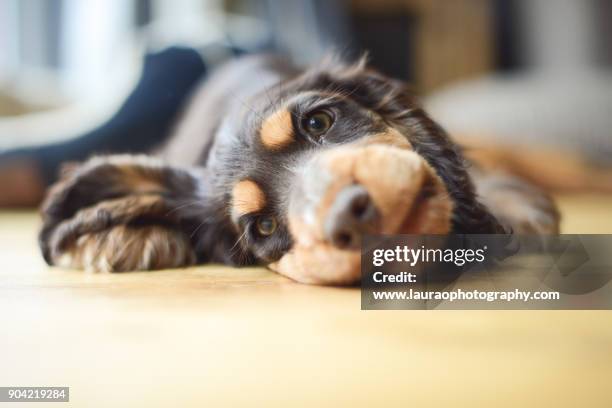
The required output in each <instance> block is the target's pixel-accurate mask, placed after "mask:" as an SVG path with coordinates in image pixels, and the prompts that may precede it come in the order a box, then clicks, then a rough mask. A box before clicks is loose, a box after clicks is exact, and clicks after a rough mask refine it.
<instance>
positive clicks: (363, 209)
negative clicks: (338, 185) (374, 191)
mask: <svg viewBox="0 0 612 408" xmlns="http://www.w3.org/2000/svg"><path fill="white" fill-rule="evenodd" d="M378 218H379V216H378V211H377V209H376V207H375V206H374V203H373V202H372V199H371V198H370V194H368V191H367V190H366V189H365V188H364V187H362V186H360V185H351V186H348V187H345V188H344V189H343V190H342V191H340V193H339V194H338V195H337V196H336V199H335V200H334V203H333V204H332V206H331V208H330V210H329V212H328V213H327V217H326V219H325V224H324V231H325V235H326V238H327V240H328V241H329V242H331V243H332V244H333V245H334V246H336V247H338V248H342V249H344V248H357V247H359V245H361V237H362V235H364V234H367V233H369V232H373V231H374V229H375V226H376V225H375V224H376V222H377V221H378Z"/></svg>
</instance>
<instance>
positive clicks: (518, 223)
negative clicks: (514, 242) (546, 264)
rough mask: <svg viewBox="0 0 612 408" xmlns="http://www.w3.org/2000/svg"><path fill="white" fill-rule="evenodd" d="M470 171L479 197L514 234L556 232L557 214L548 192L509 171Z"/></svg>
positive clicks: (557, 224)
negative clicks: (508, 172)
mask: <svg viewBox="0 0 612 408" xmlns="http://www.w3.org/2000/svg"><path fill="white" fill-rule="evenodd" d="M472 173H473V174H472V178H473V180H474V184H475V186H476V191H477V193H478V195H479V196H480V201H482V202H483V203H484V204H485V205H486V206H487V207H488V208H489V209H490V210H491V212H492V213H493V214H494V215H495V217H497V219H499V220H500V221H501V222H502V223H503V224H505V225H507V226H511V227H512V230H513V231H514V232H515V233H516V234H538V235H545V234H558V233H559V220H560V214H559V212H558V210H557V208H556V206H555V203H554V201H553V200H552V198H551V197H550V196H549V195H548V194H546V193H545V192H543V191H542V190H540V189H538V188H535V187H534V186H532V185H530V184H527V183H526V182H524V181H523V180H520V179H518V178H516V177H513V176H511V175H509V174H504V173H501V172H482V171H473V172H472Z"/></svg>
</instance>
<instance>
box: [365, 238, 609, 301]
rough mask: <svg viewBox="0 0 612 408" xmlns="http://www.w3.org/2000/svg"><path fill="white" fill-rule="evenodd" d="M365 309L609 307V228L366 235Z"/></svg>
mask: <svg viewBox="0 0 612 408" xmlns="http://www.w3.org/2000/svg"><path fill="white" fill-rule="evenodd" d="M361 262H362V264H361V270H362V293H361V307H362V309H612V284H611V283H610V280H611V279H612V235H561V236H546V237H542V236H509V235H452V236H442V235H429V236H428V235H396V236H384V237H380V236H367V237H366V238H365V240H364V243H363V249H362V257H361Z"/></svg>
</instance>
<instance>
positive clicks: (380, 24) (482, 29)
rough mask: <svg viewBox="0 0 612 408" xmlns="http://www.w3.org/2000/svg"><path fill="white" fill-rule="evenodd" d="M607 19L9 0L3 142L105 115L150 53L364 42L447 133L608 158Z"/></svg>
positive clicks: (272, 4) (424, 9)
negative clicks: (62, 115) (176, 47)
mask: <svg viewBox="0 0 612 408" xmlns="http://www.w3.org/2000/svg"><path fill="white" fill-rule="evenodd" d="M611 22H612V2H610V1H606V0H556V1H549V0H453V1H444V0H376V1H373V0H372V1H368V0H248V1H246V0H225V1H224V0H173V1H168V0H87V1H82V0H0V151H2V150H7V149H9V148H11V147H14V146H27V145H37V144H41V143H48V142H51V141H57V140H62V139H66V138H70V137H75V135H76V133H75V132H74V130H73V129H74V128H75V125H76V123H75V122H77V123H78V124H80V125H82V127H83V128H86V127H87V126H88V125H89V126H93V125H94V124H95V123H99V122H100V121H101V120H103V118H105V117H108V115H109V113H111V112H113V110H114V109H116V108H117V106H118V104H120V103H121V101H122V100H124V99H125V98H126V96H127V95H128V94H129V93H130V91H131V90H132V89H133V87H134V84H135V83H136V81H137V80H138V77H139V75H140V72H141V69H142V61H143V55H145V53H147V52H155V51H156V50H162V49H164V48H165V47H168V46H173V45H184V46H190V47H194V48H198V49H201V48H202V47H206V46H207V45H209V44H219V43H224V44H230V45H231V46H232V47H235V48H238V49H241V50H244V51H247V52H256V51H258V50H274V51H276V52H280V53H283V54H286V55H288V56H289V57H290V58H291V59H293V60H294V61H295V62H296V63H298V64H307V63H310V62H314V61H316V60H318V59H319V58H321V56H322V55H323V54H324V53H325V52H327V51H329V50H330V49H334V50H336V51H338V52H340V53H341V54H342V55H345V56H346V57H347V58H351V57H354V56H357V55H359V54H360V53H361V52H363V51H368V52H369V55H370V57H371V62H372V64H373V65H374V66H375V67H377V68H379V69H380V70H382V71H383V72H385V73H387V74H389V75H392V76H395V77H398V78H402V79H405V80H407V81H410V82H411V83H413V84H414V86H415V89H416V90H417V91H418V93H419V94H420V95H421V96H422V98H423V100H424V102H425V104H426V107H427V108H428V109H429V110H430V112H431V113H432V115H433V116H434V118H435V119H437V120H438V121H439V122H441V123H442V124H443V125H444V126H445V127H446V128H447V130H449V131H450V132H451V133H456V134H464V135H474V136H477V137H479V138H490V139H492V140H496V141H501V142H503V143H514V144H525V145H529V146H531V145H533V144H541V145H545V146H546V145H553V146H555V147H559V148H562V149H567V150H570V151H573V152H578V153H580V154H581V155H583V156H584V157H586V158H587V159H588V160H589V161H592V162H594V163H598V164H607V163H610V162H611V161H612V135H611V130H610V129H612V114H611V113H612V81H611V79H612V76H611V72H610V70H611V67H612V42H610V41H609V39H610V38H612V23H611ZM51 112H52V113H53V117H54V118H57V117H58V115H57V113H58V112H66V114H67V115H68V113H69V116H66V117H69V118H70V119H69V120H65V121H62V120H59V121H58V120H55V122H53V124H52V125H49V123H50V122H48V121H47V120H46V119H45V118H48V117H49V115H48V114H49V113H51ZM26 119H27V120H26Z"/></svg>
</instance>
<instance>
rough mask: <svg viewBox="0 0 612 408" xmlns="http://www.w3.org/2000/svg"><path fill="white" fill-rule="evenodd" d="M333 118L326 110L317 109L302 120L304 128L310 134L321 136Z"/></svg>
mask: <svg viewBox="0 0 612 408" xmlns="http://www.w3.org/2000/svg"><path fill="white" fill-rule="evenodd" d="M333 122H334V120H333V119H332V117H331V115H330V114H328V113H327V112H323V111H317V112H314V113H312V114H311V115H309V116H308V117H307V118H306V120H305V121H304V129H305V130H306V131H307V132H308V133H309V134H310V135H312V136H321V135H322V134H323V133H325V132H327V131H328V130H329V128H330V127H331V125H332V123H333Z"/></svg>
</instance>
